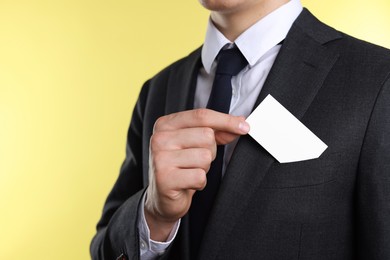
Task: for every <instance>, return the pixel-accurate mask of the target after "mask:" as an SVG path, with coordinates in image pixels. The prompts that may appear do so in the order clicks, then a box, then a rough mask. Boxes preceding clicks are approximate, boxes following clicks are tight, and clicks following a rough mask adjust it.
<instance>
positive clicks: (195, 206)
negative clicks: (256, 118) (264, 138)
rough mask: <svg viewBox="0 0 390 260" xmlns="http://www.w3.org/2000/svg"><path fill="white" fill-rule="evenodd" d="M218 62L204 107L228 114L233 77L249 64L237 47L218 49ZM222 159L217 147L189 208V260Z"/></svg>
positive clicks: (209, 205)
mask: <svg viewBox="0 0 390 260" xmlns="http://www.w3.org/2000/svg"><path fill="white" fill-rule="evenodd" d="M217 60H218V64H217V69H216V72H215V78H214V82H213V87H212V90H211V94H210V98H209V101H208V103H207V108H209V109H212V110H215V111H218V112H222V113H227V114H228V113H229V109H230V101H231V98H232V84H231V80H232V77H233V76H236V75H237V74H238V73H239V72H240V71H241V70H242V69H243V68H244V67H245V66H246V65H247V64H248V62H247V61H246V59H245V57H244V56H243V55H242V53H241V52H240V50H239V49H238V48H236V47H235V48H232V49H226V50H221V51H220V52H219V54H218V57H217ZM223 156H224V146H223V145H218V147H217V156H216V158H215V160H214V161H213V162H212V164H211V166H210V170H209V172H208V173H207V185H206V187H205V188H204V189H203V190H202V191H197V192H196V193H195V194H194V197H193V199H192V204H191V208H190V243H191V257H192V259H195V258H196V256H197V254H198V251H199V247H200V244H201V241H202V237H203V233H204V229H205V227H206V225H207V220H208V218H209V215H210V211H211V209H212V207H213V203H214V199H215V196H216V194H217V192H218V188H219V185H220V183H221V178H222V166H223Z"/></svg>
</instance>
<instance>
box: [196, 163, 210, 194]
mask: <svg viewBox="0 0 390 260" xmlns="http://www.w3.org/2000/svg"><path fill="white" fill-rule="evenodd" d="M206 183H207V177H206V172H205V170H203V169H200V168H199V169H196V171H195V174H194V184H195V185H194V187H195V188H196V189H199V190H202V189H204V187H205V186H206Z"/></svg>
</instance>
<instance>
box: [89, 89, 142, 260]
mask: <svg viewBox="0 0 390 260" xmlns="http://www.w3.org/2000/svg"><path fill="white" fill-rule="evenodd" d="M148 89H149V82H146V83H145V85H144V86H143V88H142V90H141V93H140V96H139V99H138V101H137V104H136V106H135V108H134V111H133V115H132V119H131V123H130V127H129V130H128V135H127V145H126V159H125V161H124V163H123V165H122V167H121V170H120V174H119V177H118V179H117V181H116V183H115V184H114V187H113V188H112V190H111V192H110V194H109V195H108V197H107V200H106V202H105V205H104V208H103V214H102V216H101V218H100V220H99V222H98V224H97V233H96V234H95V236H94V238H93V240H92V242H91V246H90V253H91V257H92V259H95V260H102V259H110V260H111V259H117V258H118V257H119V259H139V245H138V244H139V238H138V228H137V223H138V222H137V221H138V219H137V218H138V206H139V203H140V201H141V198H142V195H143V193H144V191H145V188H144V187H145V186H146V184H144V183H143V177H142V176H143V172H142V171H143V170H142V142H143V140H142V139H143V138H144V137H143V134H142V133H143V114H144V108H145V103H146V96H147V94H148ZM121 255H123V256H127V257H126V258H121V257H120V256H121Z"/></svg>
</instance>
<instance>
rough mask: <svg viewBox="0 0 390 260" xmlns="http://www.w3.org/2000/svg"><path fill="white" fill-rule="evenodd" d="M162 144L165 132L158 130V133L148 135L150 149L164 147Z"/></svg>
mask: <svg viewBox="0 0 390 260" xmlns="http://www.w3.org/2000/svg"><path fill="white" fill-rule="evenodd" d="M164 144H165V134H163V133H161V132H158V133H154V134H153V135H152V136H151V137H150V147H151V150H152V151H155V150H158V149H160V148H162V147H164Z"/></svg>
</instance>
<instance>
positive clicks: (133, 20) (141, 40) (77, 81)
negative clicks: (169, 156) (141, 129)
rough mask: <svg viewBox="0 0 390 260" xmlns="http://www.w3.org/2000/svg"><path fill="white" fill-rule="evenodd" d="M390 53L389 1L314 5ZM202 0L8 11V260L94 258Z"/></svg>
mask: <svg viewBox="0 0 390 260" xmlns="http://www.w3.org/2000/svg"><path fill="white" fill-rule="evenodd" d="M304 5H305V6H308V7H309V8H310V9H311V10H312V12H313V13H315V14H316V15H317V16H318V17H320V18H321V19H322V20H323V21H325V22H328V23H330V24H331V25H333V26H335V27H336V28H338V29H341V30H343V31H345V32H347V33H350V34H352V35H354V36H357V37H359V38H363V39H366V40H369V41H372V42H375V43H377V44H381V45H384V46H387V47H390V33H389V32H390V16H389V13H390V2H389V1H388V0H373V1H363V0H343V1H339V0H328V1H322V0H317V1H314V0H312V1H309V0H307V1H304ZM207 18H208V12H207V11H205V10H203V9H202V7H201V6H200V5H199V4H198V3H197V1H196V0H170V1H161V0H146V1H135V0H127V1H124V0H115V1H101V0H93V1H92V0H62V1H58V0H0V259H7V260H8V259H88V258H89V252H88V250H89V249H88V248H89V242H90V240H91V238H92V236H93V234H94V226H95V224H96V222H97V221H98V219H99V216H100V213H101V209H102V207H103V203H104V200H105V197H106V196H107V194H108V192H109V190H110V189H111V186H112V185H113V182H114V181H115V179H116V177H117V175H118V170H119V166H120V164H121V162H122V160H123V158H124V151H125V137H126V131H127V127H128V123H129V120H130V115H131V112H132V108H133V105H134V102H135V100H136V98H137V95H138V92H139V89H140V87H141V85H142V83H143V81H145V80H146V79H147V78H149V77H151V76H152V75H153V74H155V73H156V72H157V71H158V70H160V69H161V68H163V67H164V66H166V65H168V64H169V63H170V62H172V61H174V60H175V59H177V58H179V57H182V56H184V55H186V54H187V53H189V52H190V51H191V50H192V49H194V48H196V47H197V46H199V45H200V44H201V43H202V40H203V37H204V33H205V26H206V23H207Z"/></svg>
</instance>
